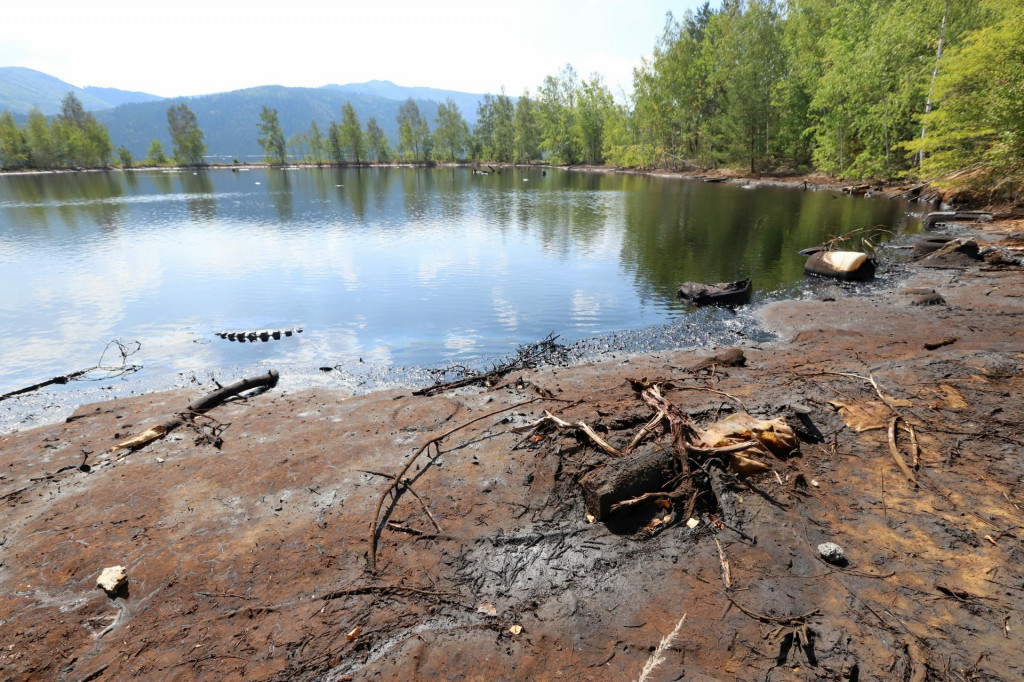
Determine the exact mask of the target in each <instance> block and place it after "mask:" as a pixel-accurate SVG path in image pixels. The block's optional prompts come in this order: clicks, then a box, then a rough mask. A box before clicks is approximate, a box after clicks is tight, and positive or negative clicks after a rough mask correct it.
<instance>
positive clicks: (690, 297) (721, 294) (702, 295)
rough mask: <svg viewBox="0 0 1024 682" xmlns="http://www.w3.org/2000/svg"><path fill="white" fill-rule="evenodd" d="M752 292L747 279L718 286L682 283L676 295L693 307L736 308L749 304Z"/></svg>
mask: <svg viewBox="0 0 1024 682" xmlns="http://www.w3.org/2000/svg"><path fill="white" fill-rule="evenodd" d="M753 291H754V287H753V284H752V283H751V281H750V278H749V277H747V278H746V279H741V280H738V281H736V282H719V283H718V284H701V283H700V282H683V283H682V284H680V285H679V291H678V292H677V294H676V295H677V296H678V297H679V298H681V299H683V300H684V301H690V302H691V303H693V304H695V305H722V306H736V305H746V304H747V303H750V297H751V295H752V294H753Z"/></svg>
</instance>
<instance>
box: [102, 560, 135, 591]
mask: <svg viewBox="0 0 1024 682" xmlns="http://www.w3.org/2000/svg"><path fill="white" fill-rule="evenodd" d="M126 582H128V574H127V573H126V572H125V569H124V566H108V567H106V568H104V569H103V572H102V573H100V577H99V578H97V579H96V587H102V588H103V589H104V590H106V591H107V593H108V594H113V593H114V592H117V591H118V590H119V589H120V588H121V586H122V585H124V584H125V583H126Z"/></svg>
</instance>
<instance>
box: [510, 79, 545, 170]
mask: <svg viewBox="0 0 1024 682" xmlns="http://www.w3.org/2000/svg"><path fill="white" fill-rule="evenodd" d="M513 131H514V135H513V137H514V141H515V160H516V161H517V162H523V161H526V162H529V161H532V160H534V159H539V158H540V125H539V123H538V121H537V106H536V105H535V104H534V102H533V100H531V99H530V93H529V91H525V92H523V94H522V95H521V96H520V97H519V100H518V101H517V102H516V113H515V120H514V122H513Z"/></svg>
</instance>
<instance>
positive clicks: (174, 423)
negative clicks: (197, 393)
mask: <svg viewBox="0 0 1024 682" xmlns="http://www.w3.org/2000/svg"><path fill="white" fill-rule="evenodd" d="M277 380H278V373H277V372H276V371H275V370H270V371H269V372H267V373H266V374H261V375H259V376H255V377H249V378H248V379H242V380H241V381H236V382H235V383H233V384H230V385H228V386H221V387H220V388H219V389H217V390H216V391H214V392H212V393H208V394H207V395H205V396H203V397H202V398H199V399H198V400H195V401H193V402H191V403H189V406H188V407H187V408H185V410H183V411H182V412H180V413H178V414H176V415H174V416H173V417H171V418H170V419H168V420H167V421H165V422H163V423H162V424H157V425H156V426H153V427H151V428H149V429H147V430H145V431H143V432H142V433H140V434H139V435H137V436H134V437H132V438H129V439H128V440H125V441H121V442H120V443H118V444H117V445H115V446H113V447H111V448H110V452H115V451H117V450H121V449H123V448H131V449H137V448H141V447H142V446H144V445H147V444H149V443H151V442H153V441H154V440H157V439H158V438H163V437H164V436H166V435H167V434H168V433H170V432H171V431H173V430H174V429H176V428H178V427H179V426H181V425H182V424H184V423H185V422H186V421H191V419H192V418H193V417H194V416H195V415H200V414H203V413H204V412H206V411H208V410H212V409H213V408H215V407H217V406H218V405H220V404H221V403H223V402H224V401H226V400H227V399H228V398H232V397H234V396H236V395H239V394H241V393H245V392H246V391H249V390H252V389H254V388H262V389H269V388H273V387H274V386H276V385H277Z"/></svg>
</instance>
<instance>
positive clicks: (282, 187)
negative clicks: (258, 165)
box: [266, 168, 294, 223]
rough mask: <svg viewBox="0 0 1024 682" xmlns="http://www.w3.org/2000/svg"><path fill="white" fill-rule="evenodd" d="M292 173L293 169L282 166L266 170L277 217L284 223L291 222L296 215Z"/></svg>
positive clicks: (268, 188)
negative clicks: (283, 168) (282, 167)
mask: <svg viewBox="0 0 1024 682" xmlns="http://www.w3.org/2000/svg"><path fill="white" fill-rule="evenodd" d="M291 174H292V171H287V170H282V169H280V168H271V169H268V170H267V172H266V177H267V192H268V193H269V194H270V200H271V201H272V202H273V203H274V211H276V212H277V219H278V220H279V221H281V222H282V223H289V222H291V220H292V216H293V215H294V206H293V202H292V180H291Z"/></svg>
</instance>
